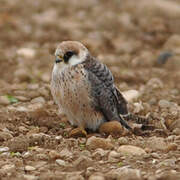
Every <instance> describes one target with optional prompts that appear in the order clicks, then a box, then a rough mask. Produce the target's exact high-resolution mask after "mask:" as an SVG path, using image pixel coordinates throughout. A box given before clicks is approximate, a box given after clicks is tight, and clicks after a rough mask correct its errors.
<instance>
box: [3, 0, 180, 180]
mask: <svg viewBox="0 0 180 180" xmlns="http://www.w3.org/2000/svg"><path fill="white" fill-rule="evenodd" d="M179 19H180V1H179V0H151V1H147V0H139V1H132V0H126V1H125V0H124V1H120V0H116V1H106V0H102V1H97V0H86V1H84V0H71V1H67V0H46V1H44V0H38V1H22V0H13V1H12V0H1V1H0V75H1V77H0V179H2V180H6V179H8V180H10V179H13V180H14V179H18V180H19V179H20V180H21V179H22V180H46V179H47V180H61V179H62V180H64V179H67V180H83V179H89V180H115V179H118V180H176V179H180V96H179V93H180V83H179V82H180V71H179V68H180V21H179ZM63 40H78V41H81V42H82V43H83V44H85V45H86V46H87V47H88V49H89V50H90V52H91V53H92V54H93V55H94V56H96V57H97V58H98V59H99V60H100V61H102V62H103V63H105V64H107V66H108V67H109V68H110V69H111V71H112V73H113V75H114V77H115V83H116V85H117V87H118V88H119V89H120V90H121V91H122V92H130V91H129V90H134V91H133V92H135V94H136V95H135V96H133V99H131V101H130V102H129V109H130V111H131V112H132V113H136V114H138V115H142V116H146V115H149V114H150V115H151V116H152V117H153V118H152V120H151V122H150V124H151V125H154V126H155V127H156V129H155V130H153V131H150V132H149V131H148V133H145V134H144V135H139V136H138V135H130V134H129V135H125V136H122V135H119V136H116V137H114V136H112V135H109V136H104V135H101V134H99V133H97V134H89V135H88V137H87V138H83V137H82V138H80V137H79V138H71V137H68V133H69V131H70V130H71V129H72V127H71V126H70V125H69V123H68V122H67V119H66V117H65V116H64V115H63V114H62V113H59V112H58V109H57V106H56V105H55V104H54V102H53V100H52V96H51V93H50V79H51V71H52V67H53V63H54V50H55V48H56V46H57V44H58V43H59V42H61V41H63ZM131 92H132V91H131ZM129 145H130V146H129Z"/></svg>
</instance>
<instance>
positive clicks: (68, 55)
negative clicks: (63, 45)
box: [63, 51, 75, 63]
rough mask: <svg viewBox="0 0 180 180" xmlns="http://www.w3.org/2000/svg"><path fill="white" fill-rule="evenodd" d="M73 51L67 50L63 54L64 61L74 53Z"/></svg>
mask: <svg viewBox="0 0 180 180" xmlns="http://www.w3.org/2000/svg"><path fill="white" fill-rule="evenodd" d="M74 54H75V53H74V52H73V51H67V52H66V53H65V54H64V57H63V59H64V62H66V63H67V62H68V61H69V59H70V58H71V57H72V56H73V55H74Z"/></svg>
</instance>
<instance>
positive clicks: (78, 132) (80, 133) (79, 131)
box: [69, 127, 87, 138]
mask: <svg viewBox="0 0 180 180" xmlns="http://www.w3.org/2000/svg"><path fill="white" fill-rule="evenodd" d="M69 137H74V138H77V137H87V132H86V131H85V130H84V128H82V127H78V128H75V129H72V130H71V131H70V133H69Z"/></svg>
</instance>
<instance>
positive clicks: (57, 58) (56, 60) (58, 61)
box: [55, 57, 63, 64]
mask: <svg viewBox="0 0 180 180" xmlns="http://www.w3.org/2000/svg"><path fill="white" fill-rule="evenodd" d="M62 61H63V60H62V59H60V58H59V57H56V59H55V63H56V64H57V63H60V62H62Z"/></svg>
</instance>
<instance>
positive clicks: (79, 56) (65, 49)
mask: <svg viewBox="0 0 180 180" xmlns="http://www.w3.org/2000/svg"><path fill="white" fill-rule="evenodd" d="M88 53H89V52H88V49H87V48H86V47H85V46H84V45H83V44H81V43H80V42H77V41H63V42H61V43H60V44H59V45H58V47H57V49H56V51H55V56H56V60H55V63H56V64H62V66H68V65H70V66H73V65H76V64H79V63H82V62H84V61H85V60H86V57H87V55H88Z"/></svg>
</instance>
